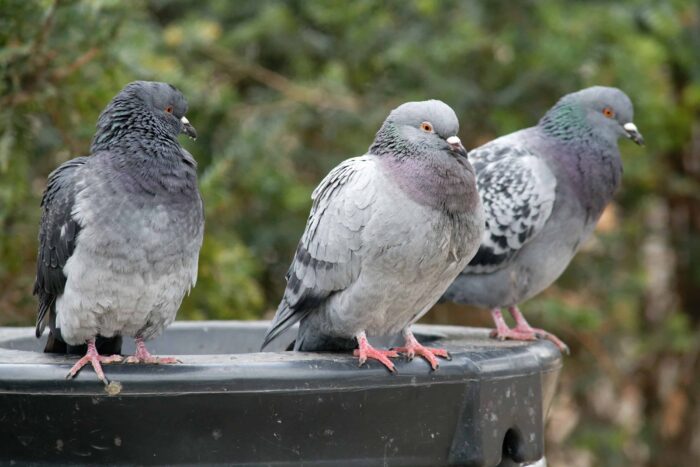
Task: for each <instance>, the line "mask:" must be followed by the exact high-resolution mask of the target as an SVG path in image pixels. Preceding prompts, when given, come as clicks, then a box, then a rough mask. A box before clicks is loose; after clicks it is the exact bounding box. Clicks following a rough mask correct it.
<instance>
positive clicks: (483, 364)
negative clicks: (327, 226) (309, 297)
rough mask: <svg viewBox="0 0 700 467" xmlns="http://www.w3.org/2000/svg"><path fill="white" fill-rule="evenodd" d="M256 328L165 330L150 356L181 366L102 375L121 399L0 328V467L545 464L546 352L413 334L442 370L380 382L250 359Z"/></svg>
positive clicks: (364, 372)
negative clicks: (440, 351)
mask: <svg viewBox="0 0 700 467" xmlns="http://www.w3.org/2000/svg"><path fill="white" fill-rule="evenodd" d="M266 327H267V323H266V322H233V321H227V322H211V321H208V322H182V323H176V324H175V325H173V326H171V327H170V328H169V329H168V330H167V331H166V332H165V334H164V335H163V336H162V337H160V338H159V339H157V340H156V341H154V342H153V343H151V345H150V346H149V348H150V349H151V351H152V352H153V353H155V354H158V355H177V356H178V358H180V359H181V360H182V362H183V363H182V364H179V365H165V366H152V365H138V366H134V365H126V364H114V365H106V366H104V369H105V373H106V375H107V377H108V378H110V379H111V380H112V381H118V382H119V383H121V390H120V391H119V392H118V393H117V394H113V395H109V394H107V392H106V391H105V387H104V386H103V385H102V384H101V383H100V382H99V381H98V380H97V378H96V376H95V374H94V372H93V371H92V370H91V369H90V368H85V369H84V370H83V371H81V372H80V373H79V374H78V376H77V378H75V379H74V380H66V379H65V375H66V373H67V372H68V369H69V368H70V365H72V363H73V362H74V361H75V358H69V357H64V356H55V355H46V354H43V353H41V352H40V349H41V348H43V347H42V346H43V341H42V342H40V341H38V340H36V339H35V338H34V337H33V333H34V330H33V329H32V328H0V463H2V464H5V465H8V464H16V465H27V464H42V463H54V464H55V463H59V464H74V463H82V464H90V465H94V464H162V465H174V464H221V465H335V466H350V465H362V466H365V465H410V466H419V465H425V466H439V465H474V466H496V465H499V464H500V465H513V463H520V462H532V461H536V460H538V459H540V458H542V457H543V455H544V445H543V428H544V418H545V414H546V411H547V410H546V409H547V407H548V406H549V403H550V401H551V398H552V396H553V393H554V389H555V386H556V380H557V375H558V373H559V369H560V368H561V356H560V354H559V351H558V350H557V349H556V347H555V346H554V345H552V344H551V343H549V342H546V341H537V342H532V343H526V344H525V343H515V342H496V341H494V340H491V339H488V331H487V330H485V329H471V328H463V327H456V326H415V327H414V331H415V333H416V336H417V337H418V339H419V340H421V341H422V342H423V343H430V344H431V345H435V346H444V347H446V348H447V349H448V350H449V351H450V352H451V354H452V360H451V361H445V360H441V361H440V368H439V369H438V370H437V371H435V372H433V371H431V370H430V367H429V366H428V364H427V362H425V361H424V360H423V359H420V358H416V359H415V360H413V361H410V362H409V361H407V360H406V359H405V358H400V359H398V361H397V369H398V374H396V375H393V374H390V373H389V372H388V371H387V370H386V369H385V368H384V367H382V366H381V365H380V364H378V363H376V362H369V364H368V365H367V366H364V367H361V368H358V367H357V359H356V358H354V357H352V356H351V355H349V354H332V353H326V354H312V353H293V352H281V351H278V352H268V353H258V352H257V350H258V347H259V345H260V341H261V340H262V336H263V334H264V332H265V329H266ZM284 337H285V338H281V339H280V340H278V341H277V342H276V343H275V344H276V345H277V349H276V350H281V349H282V348H284V346H286V344H288V343H289V341H291V339H292V338H293V333H288V334H287V335H285V336H284ZM385 344H390V342H385ZM131 345H132V343H131V342H128V343H125V348H124V351H125V353H128V352H131V351H132V350H133V348H132V347H130V346H131ZM501 462H502V464H501Z"/></svg>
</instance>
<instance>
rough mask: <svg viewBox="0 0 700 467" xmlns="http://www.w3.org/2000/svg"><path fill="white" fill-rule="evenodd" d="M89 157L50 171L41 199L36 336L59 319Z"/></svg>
mask: <svg viewBox="0 0 700 467" xmlns="http://www.w3.org/2000/svg"><path fill="white" fill-rule="evenodd" d="M86 161H87V158H86V157H78V158H76V159H72V160H70V161H68V162H66V163H64V164H62V165H61V166H60V167H58V168H57V169H56V170H54V171H53V172H52V173H51V175H49V180H48V184H47V186H46V191H45V192H44V196H43V198H42V200H41V206H42V208H43V212H42V216H41V225H40V227H39V254H38V258H37V264H36V281H35V283H34V294H35V295H37V296H38V297H39V310H38V315H37V321H36V336H37V337H39V336H41V334H42V333H43V332H44V329H45V328H46V325H47V324H48V323H51V327H53V323H54V322H55V319H56V316H55V302H56V298H58V296H59V295H61V294H62V293H63V290H64V288H65V285H66V276H65V275H64V274H63V266H65V264H66V261H68V258H70V256H71V255H72V254H73V250H74V249H75V242H76V239H77V237H78V233H79V232H80V225H79V224H78V222H77V221H76V220H75V219H73V217H72V211H73V205H74V203H75V195H76V192H77V187H76V181H77V177H78V170H79V168H80V167H82V166H83V165H84V164H85V163H86Z"/></svg>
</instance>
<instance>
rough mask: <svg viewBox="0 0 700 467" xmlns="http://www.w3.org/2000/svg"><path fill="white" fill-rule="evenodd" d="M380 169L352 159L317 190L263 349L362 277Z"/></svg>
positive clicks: (362, 159)
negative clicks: (375, 175) (364, 234)
mask: <svg viewBox="0 0 700 467" xmlns="http://www.w3.org/2000/svg"><path fill="white" fill-rule="evenodd" d="M374 170H376V167H375V164H374V161H373V159H372V158H371V156H362V157H356V158H353V159H348V160H347V161H345V162H343V163H342V164H340V165H339V166H338V167H336V168H335V169H333V170H332V171H331V172H330V173H329V174H328V175H327V176H326V178H325V179H323V181H322V182H321V184H320V185H319V186H318V187H317V188H316V189H315V190H314V192H313V194H312V196H311V198H312V199H313V206H312V208H311V213H310V214H309V219H308V221H307V223H306V230H305V231H304V234H303V236H302V238H301V241H300V242H299V246H298V247H297V251H296V254H295V255H294V260H293V261H292V264H291V266H290V268H289V271H288V272H287V288H286V290H285V292H284V297H283V298H282V302H281V303H280V305H279V308H278V309H277V314H276V315H275V318H274V320H273V322H272V324H271V326H270V329H269V330H268V333H267V336H266V337H265V341H264V343H263V348H264V347H265V346H266V345H267V344H268V343H270V342H271V341H272V340H273V339H274V338H275V337H277V336H278V335H280V334H281V333H282V332H284V331H285V330H286V329H288V328H289V327H291V326H292V325H294V323H296V322H298V321H299V320H301V319H302V318H303V317H304V316H306V315H307V314H308V313H309V312H311V311H312V310H314V309H315V308H317V307H318V305H319V304H321V303H322V302H323V301H324V300H326V299H327V298H328V297H329V296H330V295H331V294H333V293H335V292H338V291H340V290H343V289H345V288H347V287H348V286H350V285H351V284H352V283H353V282H354V281H355V280H356V279H357V277H358V275H359V273H360V267H361V251H362V247H363V245H362V235H361V234H362V229H363V228H364V226H365V225H367V222H368V221H369V219H370V217H371V215H372V201H373V200H374V199H375V189H374V186H373V185H372V183H371V179H372V177H373V171H374Z"/></svg>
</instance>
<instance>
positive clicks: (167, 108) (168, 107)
mask: <svg viewBox="0 0 700 467" xmlns="http://www.w3.org/2000/svg"><path fill="white" fill-rule="evenodd" d="M165 111H166V112H167V113H169V114H171V113H173V106H172V105H169V106H167V107H166V108H165Z"/></svg>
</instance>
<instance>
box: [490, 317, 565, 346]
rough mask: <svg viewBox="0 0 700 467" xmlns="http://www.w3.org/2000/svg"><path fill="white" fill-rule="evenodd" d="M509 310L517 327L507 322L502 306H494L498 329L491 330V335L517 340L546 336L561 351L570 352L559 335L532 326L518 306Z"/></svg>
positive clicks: (494, 318) (494, 320)
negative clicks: (502, 312) (511, 327)
mask: <svg viewBox="0 0 700 467" xmlns="http://www.w3.org/2000/svg"><path fill="white" fill-rule="evenodd" d="M508 311H509V312H510V314H511V316H512V317H513V319H514V320H515V327H514V328H513V329H510V328H509V327H508V325H507V324H506V322H505V320H504V319H503V314H501V310H500V308H494V309H492V310H491V317H492V318H493V322H494V323H495V324H496V329H494V330H493V331H491V337H495V338H496V339H498V340H506V339H511V340H516V341H534V340H537V339H539V338H544V339H548V340H550V341H552V342H553V343H554V345H556V346H557V347H558V348H559V350H560V351H562V352H564V353H567V354H568V353H569V347H567V345H566V344H564V342H562V341H561V340H560V339H559V338H558V337H557V336H555V335H554V334H552V333H549V332H547V331H545V330H544V329H539V328H533V327H532V326H530V324H529V323H528V322H527V320H526V319H525V317H524V316H523V314H522V313H521V312H520V310H519V309H518V307H517V306H511V307H508Z"/></svg>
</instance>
